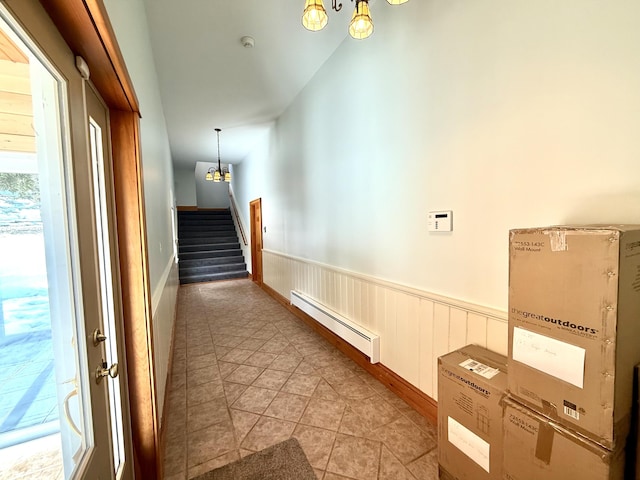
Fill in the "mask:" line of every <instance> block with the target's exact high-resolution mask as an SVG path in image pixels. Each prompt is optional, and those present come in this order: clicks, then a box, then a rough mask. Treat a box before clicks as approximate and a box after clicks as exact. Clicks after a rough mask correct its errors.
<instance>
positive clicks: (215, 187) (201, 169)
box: [195, 162, 229, 208]
mask: <svg viewBox="0 0 640 480" xmlns="http://www.w3.org/2000/svg"><path fill="white" fill-rule="evenodd" d="M217 166H218V165H217V164H215V165H214V164H213V163H209V162H197V163H196V168H195V184H196V201H197V205H198V208H229V184H228V183H227V182H211V181H207V180H205V176H206V174H207V171H208V170H209V169H210V168H211V167H214V168H217ZM223 168H224V167H223Z"/></svg>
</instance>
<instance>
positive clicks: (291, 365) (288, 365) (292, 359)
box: [269, 355, 302, 372]
mask: <svg viewBox="0 0 640 480" xmlns="http://www.w3.org/2000/svg"><path fill="white" fill-rule="evenodd" d="M301 361H302V357H301V356H299V355H278V358H276V359H275V360H274V361H273V362H272V363H271V365H269V368H272V369H274V370H284V371H285V372H293V371H294V370H295V369H296V368H298V365H300V362H301Z"/></svg>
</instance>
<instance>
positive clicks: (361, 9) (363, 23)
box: [349, 0, 373, 40]
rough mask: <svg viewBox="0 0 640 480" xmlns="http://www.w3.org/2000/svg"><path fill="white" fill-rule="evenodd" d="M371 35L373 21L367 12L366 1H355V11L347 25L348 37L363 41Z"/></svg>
mask: <svg viewBox="0 0 640 480" xmlns="http://www.w3.org/2000/svg"><path fill="white" fill-rule="evenodd" d="M372 33H373V20H372V19H371V13H370V12H369V2H368V0H356V9H355V10H354V11H353V16H352V17H351V23H350V24H349V35H351V36H352V37H353V38H355V39H356V40H364V39H365V38H367V37H368V36H369V35H371V34H372Z"/></svg>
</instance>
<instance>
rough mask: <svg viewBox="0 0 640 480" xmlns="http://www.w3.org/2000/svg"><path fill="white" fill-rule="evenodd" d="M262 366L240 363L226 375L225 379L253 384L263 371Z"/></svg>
mask: <svg viewBox="0 0 640 480" xmlns="http://www.w3.org/2000/svg"><path fill="white" fill-rule="evenodd" d="M262 370H263V369H262V368H260V367H252V366H251V365H240V366H239V367H238V368H236V369H235V370H234V371H233V372H231V373H230V374H229V375H227V376H226V377H224V379H225V381H227V382H233V383H241V384H243V385H251V384H252V383H253V382H254V381H255V380H256V378H258V377H259V376H260V374H261V373H262Z"/></svg>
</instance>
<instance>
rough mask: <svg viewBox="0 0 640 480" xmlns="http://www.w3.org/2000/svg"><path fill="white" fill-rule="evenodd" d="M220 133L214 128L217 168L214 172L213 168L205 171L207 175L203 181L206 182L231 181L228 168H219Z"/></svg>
mask: <svg viewBox="0 0 640 480" xmlns="http://www.w3.org/2000/svg"><path fill="white" fill-rule="evenodd" d="M221 131H222V130H220V129H219V128H216V134H217V135H218V168H216V169H215V170H214V167H211V168H210V169H209V170H207V174H206V175H205V176H204V179H205V180H207V181H208V182H220V181H222V180H224V181H225V182H230V181H231V173H230V172H229V170H228V168H227V169H224V170H223V169H222V167H221V166H220V132H221ZM212 170H213V171H212Z"/></svg>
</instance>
